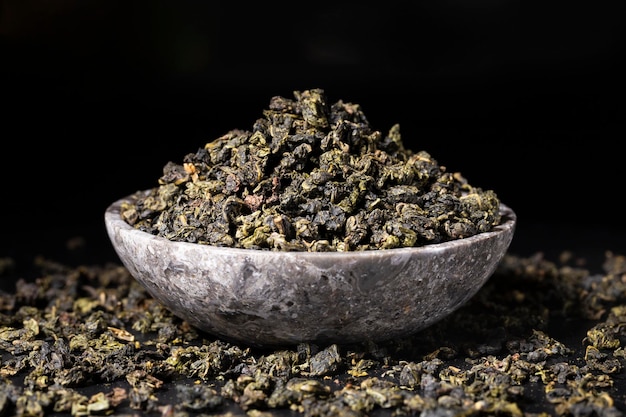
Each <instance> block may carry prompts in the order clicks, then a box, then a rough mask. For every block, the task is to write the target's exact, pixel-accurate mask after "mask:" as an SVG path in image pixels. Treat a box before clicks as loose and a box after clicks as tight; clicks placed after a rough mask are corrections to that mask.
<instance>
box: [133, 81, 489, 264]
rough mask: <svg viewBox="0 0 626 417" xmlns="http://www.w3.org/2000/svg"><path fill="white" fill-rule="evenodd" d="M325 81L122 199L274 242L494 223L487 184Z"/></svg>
mask: <svg viewBox="0 0 626 417" xmlns="http://www.w3.org/2000/svg"><path fill="white" fill-rule="evenodd" d="M327 101H328V100H327V98H326V95H325V93H324V90H322V89H312V90H305V91H295V92H294V98H293V99H290V98H285V97H280V96H276V97H273V98H272V99H271V101H270V103H269V108H268V109H266V110H264V111H263V116H264V117H262V118H260V119H258V120H257V121H256V122H255V123H254V125H253V127H252V129H250V130H241V129H235V130H231V131H229V132H228V133H226V134H225V135H223V136H222V137H219V138H217V139H215V140H213V141H211V142H208V143H206V145H204V146H203V147H201V148H200V149H198V151H197V152H196V153H190V154H187V155H186V156H185V157H184V158H183V161H182V163H174V162H172V161H170V162H168V163H167V164H166V165H165V166H164V168H163V175H162V176H161V177H160V178H159V179H158V186H156V187H154V188H152V189H151V190H146V191H142V192H138V193H136V195H134V196H133V198H132V199H131V201H127V202H125V203H124V204H123V205H122V207H121V216H122V218H123V219H124V220H125V221H126V222H127V223H129V224H130V225H132V226H134V227H135V228H137V229H140V230H143V231H145V232H148V233H151V234H154V235H159V236H163V237H165V238H167V239H169V240H173V241H185V242H192V243H200V244H207V245H214V246H227V247H237V248H246V249H265V250H278V251H315V252H317V251H354V250H368V249H390V248H398V247H415V246H421V245H426V244H431V243H439V242H444V241H448V240H453V239H461V238H465V237H469V236H472V235H475V234H478V233H482V232H487V231H490V230H491V229H492V228H493V227H494V226H496V225H498V224H499V222H500V211H499V208H500V201H499V199H498V197H497V195H496V194H495V192H494V191H493V190H483V189H481V188H480V187H474V186H472V185H470V184H469V183H468V181H467V180H466V179H465V178H464V177H463V176H462V175H461V174H460V173H459V172H448V171H447V169H446V167H445V166H443V165H440V164H439V163H438V162H437V160H436V159H434V158H433V157H432V156H431V155H430V154H429V153H428V152H427V151H425V150H424V151H419V152H413V151H412V150H410V149H407V148H405V147H404V145H403V141H402V138H401V135H400V127H399V125H398V124H396V125H394V126H392V127H391V129H390V130H389V132H388V133H387V134H386V135H383V134H382V133H381V132H380V131H378V130H374V129H373V128H372V127H371V126H370V124H369V122H368V120H367V118H366V117H365V115H364V113H363V111H362V109H361V107H360V106H359V105H358V104H352V103H347V102H344V101H342V100H339V101H337V102H335V103H334V104H329V103H328V102H327Z"/></svg>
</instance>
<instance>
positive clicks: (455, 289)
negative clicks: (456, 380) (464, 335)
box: [104, 196, 517, 347]
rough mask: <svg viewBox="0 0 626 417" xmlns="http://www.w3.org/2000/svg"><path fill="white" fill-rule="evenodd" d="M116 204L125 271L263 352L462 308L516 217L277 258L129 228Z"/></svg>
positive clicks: (373, 331)
mask: <svg viewBox="0 0 626 417" xmlns="http://www.w3.org/2000/svg"><path fill="white" fill-rule="evenodd" d="M130 198H131V196H128V197H126V198H123V199H121V200H118V201H116V202H114V203H113V204H111V205H110V206H109V207H108V208H107V209H106V212H105V218H104V219H105V225H106V228H107V233H108V235H109V237H110V239H111V242H112V244H113V247H114V249H115V251H116V253H117V255H118V256H119V258H120V260H121V261H122V263H123V264H124V266H125V267H126V268H127V269H128V270H129V272H130V273H131V274H132V275H133V277H134V278H135V279H136V280H137V281H138V282H139V283H141V284H142V285H143V286H144V287H145V288H146V290H147V291H148V292H149V293H150V294H151V295H152V296H153V297H154V298H155V299H156V300H158V301H159V302H161V303H162V304H163V305H164V306H166V307H167V308H168V309H169V310H170V311H171V312H172V313H173V314H175V315H176V316H178V317H180V318H182V319H184V320H186V321H187V322H188V323H189V324H191V325H192V326H194V327H195V328H197V329H199V330H202V331H204V332H206V333H209V334H212V335H214V336H217V337H219V338H221V339H223V340H226V341H230V342H236V343H243V344H246V345H249V346H257V347H270V346H272V347H277V346H289V345H294V344H298V343H302V342H309V343H316V344H330V343H339V344H348V343H357V342H364V341H374V342H376V341H383V340H388V339H392V338H399V337H402V336H406V335H409V334H412V333H415V332H417V331H419V330H421V329H424V328H426V327H427V326H430V325H432V324H433V323H435V322H437V321H439V320H441V319H442V318H444V317H446V316H447V315H449V314H450V313H452V312H454V311H455V310H457V309H458V308H459V307H460V306H462V305H463V304H464V303H466V302H467V301H468V300H469V299H470V298H471V297H472V296H473V295H475V294H476V292H478V290H479V289H480V288H481V287H482V286H483V285H484V284H485V282H487V280H488V279H489V277H490V276H491V275H492V274H493V272H494V271H495V269H496V267H497V266H498V263H499V262H500V261H501V259H502V257H503V256H504V254H505V253H506V251H507V250H508V247H509V245H510V243H511V240H512V238H513V234H514V230H515V225H516V222H517V217H516V215H515V213H514V212H513V210H511V209H510V208H509V207H507V206H506V205H504V204H501V205H500V211H501V214H502V221H501V223H500V225H498V226H497V227H495V228H494V229H493V230H492V231H490V232H485V233H480V234H477V235H474V236H471V237H468V238H463V239H457V240H452V241H449V242H445V243H437V244H431V245H426V246H421V247H415V248H398V249H385V250H383V249H380V250H369V251H359V252H280V251H266V250H259V249H238V248H225V247H215V246H209V245H203V244H197V243H186V242H174V241H171V240H168V239H166V238H163V237H159V236H154V235H151V234H149V233H146V232H143V231H140V230H138V229H135V228H133V227H132V226H130V225H129V224H128V223H126V222H125V221H124V220H123V219H122V218H121V216H120V206H121V203H122V202H123V201H124V200H128V199H130Z"/></svg>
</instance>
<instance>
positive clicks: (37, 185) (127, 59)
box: [0, 0, 626, 262]
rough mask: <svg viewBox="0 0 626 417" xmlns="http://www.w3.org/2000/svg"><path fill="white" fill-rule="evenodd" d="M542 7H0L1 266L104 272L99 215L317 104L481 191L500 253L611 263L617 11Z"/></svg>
mask: <svg viewBox="0 0 626 417" xmlns="http://www.w3.org/2000/svg"><path fill="white" fill-rule="evenodd" d="M558 3H559V4H557V3H554V2H544V3H542V4H541V5H532V6H531V5H529V4H527V3H524V2H518V1H492V0H482V1H472V2H462V1H458V0H445V1H437V2H405V3H400V2H389V1H387V2H378V3H373V4H369V5H365V4H359V3H353V4H350V3H345V2H344V3H342V2H327V3H326V2H308V3H302V4H300V5H298V6H297V7H296V6H295V5H294V3H293V2H291V3H288V4H285V5H281V4H280V3H271V5H268V2H253V3H252V4H246V5H245V6H244V5H241V4H238V3H236V2H226V4H221V5H220V4H218V5H215V4H212V3H211V2H200V1H178V2H164V1H152V2H145V3H140V2H116V1H90V2H84V1H78V0H64V1H56V2H48V1H35V0H5V1H4V2H2V3H0V13H1V15H0V35H1V43H0V47H1V50H0V76H1V79H2V87H1V88H2V91H1V92H0V99H1V100H2V103H3V105H4V106H3V107H4V110H2V112H3V113H2V118H1V122H2V128H1V130H0V136H1V138H2V145H1V146H2V148H1V149H2V151H1V152H2V163H1V164H0V165H1V166H0V174H1V177H0V178H1V181H2V184H3V185H2V193H1V194H0V195H1V197H0V198H1V202H2V204H1V206H2V208H1V215H2V231H1V232H0V233H1V234H2V235H1V236H2V237H1V239H0V249H2V253H0V255H9V256H18V257H19V256H26V255H28V256H30V255H31V254H45V255H52V254H55V253H56V252H57V250H58V249H61V248H65V245H66V242H67V241H68V239H70V238H72V237H73V236H82V237H84V239H85V242H86V246H85V247H86V248H87V249H85V251H86V253H85V254H84V258H82V259H83V260H84V261H94V262H100V261H103V260H111V259H113V260H115V259H116V258H115V255H114V253H113V252H112V249H111V247H110V245H109V242H108V238H107V236H106V232H105V229H104V224H103V214H104V210H105V209H106V207H107V206H108V205H109V204H110V203H112V202H113V201H114V200H117V199H118V198H121V197H123V196H126V195H128V194H130V193H132V192H134V191H136V190H139V189H146V188H150V187H153V186H155V184H156V180H157V179H158V177H159V176H160V175H161V172H162V167H163V166H164V165H165V163H166V162H168V161H169V160H173V161H177V162H180V161H181V160H182V157H183V156H184V155H185V154H186V153H189V152H195V151H196V150H197V149H198V148H199V147H201V146H202V145H204V143H206V142H208V141H210V140H212V139H215V138H216V137H218V136H220V135H222V134H223V133H225V132H227V131H228V130H231V129H233V128H246V129H247V128H251V126H252V124H253V123H254V121H255V120H256V119H257V118H259V117H261V116H262V110H263V109H265V108H266V106H267V104H268V103H269V100H270V98H271V97H272V96H274V95H283V96H291V95H292V92H293V91H294V90H304V89H309V88H318V87H319V88H323V89H324V90H325V91H326V93H327V96H328V97H329V99H330V101H332V102H334V101H336V100H339V99H342V100H344V101H348V102H353V103H358V104H360V105H361V106H362V109H363V111H364V112H365V114H366V116H367V117H368V119H369V121H370V124H371V125H372V126H373V127H374V128H375V129H377V130H381V131H386V130H388V129H389V128H390V127H391V126H392V125H393V124H394V123H399V124H400V126H401V131H402V136H403V140H404V142H405V145H406V146H407V147H410V148H412V149H414V150H426V151H428V152H430V154H431V155H432V156H433V157H434V158H435V159H437V160H438V161H439V163H440V164H442V165H445V166H446V167H448V169H449V170H452V171H460V172H461V173H463V174H464V176H465V177H466V178H467V179H468V180H469V182H470V183H471V184H473V185H476V186H480V187H482V188H485V189H487V188H489V189H493V190H495V191H496V193H497V194H498V196H499V197H500V199H501V200H502V202H504V203H505V204H507V205H509V206H510V207H512V208H513V209H514V210H515V211H516V213H517V215H518V220H519V222H518V227H517V232H516V237H515V238H514V241H513V243H512V246H511V249H512V250H514V251H516V252H519V253H520V254H531V253H534V252H536V251H547V252H549V251H553V252H555V253H556V252H558V251H561V250H565V249H574V250H576V251H578V252H579V253H580V254H581V255H587V254H589V255H595V254H599V253H602V252H603V251H604V250H612V251H615V252H618V253H626V240H625V239H624V238H626V224H625V223H626V218H625V214H626V211H625V210H624V203H623V196H622V195H623V194H624V191H625V190H624V179H625V176H624V174H623V165H624V163H623V161H624V155H625V151H624V150H623V149H622V148H623V146H622V142H623V137H624V136H623V135H624V133H625V131H624V114H625V110H626V108H625V105H624V94H623V92H624V89H623V87H624V85H623V78H624V76H623V74H622V72H621V71H622V69H623V68H622V66H621V63H620V59H621V58H622V54H623V52H624V51H623V46H624V43H623V39H624V17H625V16H624V3H623V2H619V1H615V2H588V3H587V4H582V2H581V3H580V4H578V3H576V2H568V3H566V4H560V2H558ZM74 242H76V241H74Z"/></svg>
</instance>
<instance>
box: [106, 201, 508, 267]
mask: <svg viewBox="0 0 626 417" xmlns="http://www.w3.org/2000/svg"><path fill="white" fill-rule="evenodd" d="M148 191H150V190H144V191H139V192H135V193H133V194H130V195H127V196H125V197H122V198H120V199H118V200H116V201H115V202H113V203H111V204H110V205H109V206H108V207H107V208H106V210H105V224H106V226H107V227H109V226H110V227H116V228H118V229H119V230H120V231H123V232H129V233H133V234H137V235H141V236H144V237H145V238H148V239H154V240H156V241H162V242H167V243H169V244H176V245H178V246H180V247H181V248H184V247H185V246H189V247H190V248H191V247H193V248H195V249H198V248H203V249H202V250H205V251H208V252H215V253H217V254H224V255H226V254H230V255H240V256H241V255H245V256H259V255H262V256H264V257H285V256H298V257H303V258H332V257H337V258H348V257H354V258H359V257H364V258H372V257H378V256H382V257H385V256H394V255H401V254H405V255H406V254H418V253H423V252H427V253H431V254H432V253H433V252H434V253H436V252H445V251H448V250H451V249H453V248H455V247H458V246H461V245H462V246H465V245H468V244H472V243H477V242H480V241H484V240H488V239H490V238H492V237H494V236H496V235H502V234H504V233H505V232H507V231H509V232H510V233H511V237H512V234H513V232H514V230H515V227H516V224H517V214H516V213H515V211H513V209H512V208H511V207H509V206H507V205H506V204H504V203H502V202H500V209H499V211H500V215H501V220H500V223H499V224H498V225H496V226H494V227H493V228H492V229H491V230H490V231H487V232H480V233H477V234H475V235H472V236H468V237H465V238H461V239H453V240H448V241H445V242H440V243H428V244H424V245H421V246H413V247H401V248H391V249H367V250H355V251H328V252H311V251H280V250H272V249H247V248H234V247H230V246H214V245H209V244H204V243H193V242H184V241H175V240H170V239H167V238H165V237H163V236H158V235H153V234H150V233H148V232H145V231H143V230H139V229H136V228H134V227H133V226H132V225H130V224H128V223H127V222H126V221H125V220H124V219H122V217H121V215H120V208H121V205H122V203H123V202H127V201H131V200H132V199H133V198H135V197H136V196H137V194H138V193H142V192H148Z"/></svg>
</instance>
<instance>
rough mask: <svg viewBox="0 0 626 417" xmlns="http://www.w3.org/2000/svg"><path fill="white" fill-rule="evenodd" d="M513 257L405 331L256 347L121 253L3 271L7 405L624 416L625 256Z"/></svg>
mask: <svg viewBox="0 0 626 417" xmlns="http://www.w3.org/2000/svg"><path fill="white" fill-rule="evenodd" d="M579 261H580V259H576V258H575V257H573V256H572V254H570V253H567V252H564V253H563V255H562V257H561V258H560V259H559V260H558V262H553V261H549V260H547V259H545V258H544V256H543V255H542V254H541V253H537V254H536V255H534V256H531V257H520V256H516V255H513V254H507V255H505V257H504V259H503V261H502V262H501V264H500V265H499V267H498V269H497V270H496V272H495V274H494V275H493V276H492V278H491V279H490V280H489V281H488V282H487V284H486V285H485V286H484V287H483V288H482V289H481V290H480V291H479V292H478V293H477V294H476V296H475V297H473V298H472V299H471V300H470V301H469V302H468V303H467V304H466V305H464V306H463V307H461V308H460V309H459V310H458V311H457V312H456V313H453V314H452V315H450V316H448V317H447V318H445V319H443V320H442V321H440V322H438V323H437V324H435V325H433V326H431V327H429V328H427V329H425V330H423V331H421V332H419V333H416V334H413V335H409V336H407V337H406V338H402V339H397V340H390V341H386V342H378V343H373V342H367V341H363V342H362V343H358V344H351V345H341V344H332V345H327V346H318V345H315V344H309V343H303V344H300V345H296V346H283V347H277V348H275V349H269V348H266V349H259V348H251V347H247V346H245V345H243V344H235V343H231V342H228V341H224V340H220V339H218V338H215V337H213V336H211V335H208V334H204V333H202V332H200V331H197V330H196V329H194V328H192V327H190V326H189V325H188V324H187V323H186V322H184V321H182V320H181V319H179V318H177V317H175V316H173V315H172V314H171V313H170V312H169V311H168V310H166V309H165V308H164V307H163V306H162V305H160V304H159V303H158V302H156V301H155V300H154V299H153V298H151V297H150V296H149V295H148V294H147V292H146V291H145V290H144V289H143V287H141V286H140V285H139V284H138V283H137V282H136V281H135V280H134V279H133V278H132V277H131V275H130V274H129V272H128V270H126V269H125V268H124V267H123V266H120V265H118V264H115V263H112V264H106V265H104V266H102V265H79V266H68V265H65V264H63V263H60V262H56V261H53V260H49V259H45V258H41V257H40V258H36V259H35V261H34V265H33V267H34V270H35V271H36V272H35V274H34V275H33V276H31V277H28V278H22V277H21V276H20V273H19V272H18V271H19V268H17V266H16V264H15V262H14V261H13V260H12V259H9V258H3V259H1V260H0V278H2V280H3V281H4V282H5V283H6V282H12V283H14V286H13V289H12V290H11V289H8V290H5V291H3V292H1V293H0V352H1V353H2V356H1V366H0V415H11V416H20V417H21V416H29V417H42V416H48V415H57V416H63V415H66V416H87V415H90V416H91V415H111V414H114V415H117V416H123V415H128V416H130V415H139V414H141V415H146V416H151V415H154V416H190V415H229V416H231V415H244V414H246V415H248V416H270V415H285V416H294V417H297V416H303V417H323V416H334V417H337V416H346V417H358V416H373V415H377V416H389V417H396V416H410V415H420V416H453V415H454V416H486V415H498V416H514V417H521V416H537V417H539V416H541V417H544V416H545V417H547V416H573V417H583V416H584V417H588V416H603V417H617V416H623V415H624V410H626V381H625V377H626V374H625V371H624V365H625V364H626V351H625V348H624V345H625V344H626V257H625V256H621V255H615V254H613V253H611V252H607V253H606V257H605V260H604V263H603V265H601V266H598V267H597V268H596V269H597V271H598V272H590V269H587V267H585V266H582V264H581V263H579Z"/></svg>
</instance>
